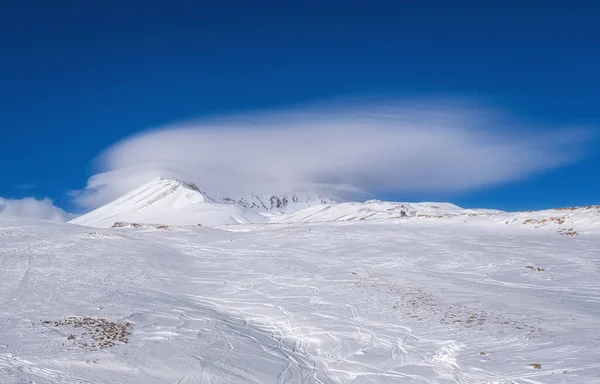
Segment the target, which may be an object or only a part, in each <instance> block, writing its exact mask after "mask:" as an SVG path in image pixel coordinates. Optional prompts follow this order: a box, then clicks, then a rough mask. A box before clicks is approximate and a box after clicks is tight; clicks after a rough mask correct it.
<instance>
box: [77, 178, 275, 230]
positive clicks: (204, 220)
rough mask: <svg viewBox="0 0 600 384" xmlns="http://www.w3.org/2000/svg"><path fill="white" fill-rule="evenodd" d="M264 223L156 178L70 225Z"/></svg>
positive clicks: (184, 186)
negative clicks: (116, 223)
mask: <svg viewBox="0 0 600 384" xmlns="http://www.w3.org/2000/svg"><path fill="white" fill-rule="evenodd" d="M265 220H267V219H266V218H265V217H264V216H262V215H260V214H259V213H257V212H253V211H251V210H249V209H245V208H243V207H239V206H236V205H228V204H220V203H218V202H216V201H214V200H213V199H211V198H210V197H208V196H207V195H206V194H205V193H204V192H202V191H200V189H198V187H196V186H195V185H194V184H191V183H186V182H183V181H179V180H171V179H163V178H157V179H154V180H152V181H150V182H148V183H146V184H144V185H142V186H141V187H139V188H137V189H135V190H133V191H131V192H129V193H128V194H126V195H124V196H122V197H120V198H118V199H116V200H114V201H113V202H110V203H108V204H106V205H104V206H102V207H100V208H98V209H96V210H94V211H92V212H89V213H87V214H85V215H83V216H80V217H78V218H76V219H74V220H72V221H71V223H73V224H79V225H85V226H89V227H110V226H112V225H114V224H115V222H134V223H145V224H149V223H150V224H163V225H197V224H201V225H209V226H218V225H226V224H237V223H250V222H262V221H265Z"/></svg>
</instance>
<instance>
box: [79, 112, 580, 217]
mask: <svg viewBox="0 0 600 384" xmlns="http://www.w3.org/2000/svg"><path fill="white" fill-rule="evenodd" d="M589 139H590V135H589V134H588V133H587V132H586V131H584V130H579V129H564V128H561V127H537V129H531V127H530V126H528V124H526V123H524V122H519V121H517V120H516V119H515V118H513V117H511V116H506V115H504V114H501V113H499V112H497V111H494V110H490V109H485V110H484V109H481V108H475V107H474V106H471V105H469V104H465V103H462V104H457V103H447V102H445V103H440V102H439V101H437V102H431V103H420V104H416V103H404V104H403V103H397V102H387V103H377V104H360V103H347V104H336V105H329V106H318V107H313V108H305V109H299V110H287V111H272V112H262V113H255V114H246V115H239V116H228V117H221V118H214V119H209V120H201V121H191V122H186V123H181V124H175V125H171V126H166V127H160V128H158V129H153V130H150V131H147V132H144V133H141V134H139V135H135V136H133V137H130V138H128V139H126V140H123V141H121V142H119V143H117V144H115V145H114V146H112V147H110V148H109V149H107V150H106V151H105V152H104V153H103V154H102V155H101V156H100V157H99V165H100V172H99V173H98V174H96V175H94V176H92V177H91V178H90V179H89V181H88V184H87V186H86V188H85V189H83V190H81V191H77V192H76V193H74V196H75V199H76V201H77V202H78V203H79V204H80V205H82V206H85V207H88V208H93V207H96V206H98V205H101V204H103V203H106V202H108V201H110V200H112V199H114V198H116V197H118V196H120V195H122V194H124V193H126V192H128V191H129V190H131V189H133V188H135V187H137V186H139V185H141V184H143V183H145V182H147V181H148V180H150V179H151V178H154V177H157V176H163V177H174V178H180V179H185V180H189V181H193V182H195V183H197V184H198V185H200V186H201V187H202V188H205V189H207V190H209V191H214V192H224V193H230V194H239V193H244V192H248V191H264V192H273V193H277V192H290V191H294V190H298V189H317V190H320V191H321V192H323V193H327V194H330V195H335V196H337V197H341V198H354V197H357V196H360V195H366V194H374V195H376V194H377V193H381V192H386V193H390V192H402V191H413V192H414V191H465V190H470V189H473V188H480V187H484V186H489V185H494V184H500V183H506V182H510V181H514V180H519V179H522V178H525V177H528V176H530V175H533V174H536V173H539V172H542V171H545V170H548V169H552V168H556V167H560V166H564V165H566V164H570V163H572V162H574V161H576V160H578V158H580V157H581V154H582V151H581V150H580V149H581V145H582V144H584V143H585V142H586V141H587V140H589Z"/></svg>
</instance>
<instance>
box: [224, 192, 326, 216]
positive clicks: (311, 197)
mask: <svg viewBox="0 0 600 384" xmlns="http://www.w3.org/2000/svg"><path fill="white" fill-rule="evenodd" d="M217 196H218V197H216V198H215V200H216V201H218V202H220V203H224V204H234V205H237V206H240V207H243V208H249V209H257V210H262V211H272V212H280V213H290V212H295V211H298V210H301V209H304V208H308V207H312V206H315V205H321V204H336V201H334V200H332V199H330V198H328V197H325V196H322V195H320V194H316V193H311V192H308V191H301V192H296V193H286V194H279V195H272V194H264V193H248V194H246V195H242V196H237V197H234V196H225V195H217Z"/></svg>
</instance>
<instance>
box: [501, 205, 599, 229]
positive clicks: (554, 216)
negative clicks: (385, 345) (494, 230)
mask: <svg viewBox="0 0 600 384" xmlns="http://www.w3.org/2000/svg"><path fill="white" fill-rule="evenodd" d="M493 220H494V221H495V222H497V223H498V224H503V225H507V226H511V227H522V228H525V229H529V230H532V229H534V230H537V231H542V232H550V233H558V234H561V235H566V236H577V235H579V234H580V233H586V232H593V231H596V230H598V229H600V205H596V206H583V207H570V208H556V209H546V210H542V211H526V212H505V213H502V214H498V215H496V216H494V217H493Z"/></svg>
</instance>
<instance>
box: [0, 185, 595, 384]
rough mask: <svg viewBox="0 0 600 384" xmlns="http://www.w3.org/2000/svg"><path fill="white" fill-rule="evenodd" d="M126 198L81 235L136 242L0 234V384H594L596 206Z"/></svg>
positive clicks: (36, 230) (34, 229) (155, 192)
mask: <svg viewBox="0 0 600 384" xmlns="http://www.w3.org/2000/svg"><path fill="white" fill-rule="evenodd" d="M157 184H159V185H160V186H161V188H160V189H157V188H156V185H157ZM143 191H144V189H143V188H141V189H138V190H136V193H132V194H128V195H126V196H124V197H123V198H121V199H119V200H117V201H115V202H113V203H111V204H112V205H111V204H109V206H107V207H104V208H101V209H99V210H98V211H94V212H92V213H93V214H94V215H97V216H93V215H92V216H88V217H87V218H86V216H87V215H86V216H84V217H82V218H81V219H83V218H85V219H86V220H89V221H88V222H89V223H92V222H93V223H95V224H98V225H100V224H102V225H104V224H106V225H107V226H109V224H111V225H110V226H112V223H111V221H112V220H113V219H115V220H116V219H118V220H120V221H127V220H125V219H126V218H130V219H131V220H130V221H132V222H134V221H135V222H138V224H136V225H133V224H132V225H129V226H125V227H119V228H104V229H93V228H89V227H84V226H81V225H73V224H68V223H67V224H58V223H52V222H47V221H37V220H32V219H16V218H0V282H1V284H0V382H1V383H3V384H4V383H7V384H13V383H14V384H16V383H19V384H20V383H37V384H50V383H69V384H71V383H72V384H75V383H77V384H79V383H173V384H175V383H180V384H183V383H261V384H262V383H428V384H433V383H438V384H448V383H507V384H508V383H509V384H517V383H519V384H531V383H580V384H588V383H589V384H591V383H598V382H600V336H599V335H600V279H599V274H600V207H580V208H573V209H559V210H549V211H540V212H519V213H506V212H499V211H488V210H463V209H461V208H459V207H456V206H454V205H452V204H438V203H419V204H408V203H389V202H378V201H370V202H366V203H362V204H359V203H352V204H351V203H348V204H336V205H319V206H316V207H310V208H307V209H305V210H302V211H298V212H295V213H291V214H289V215H277V216H272V217H267V216H265V215H259V214H258V213H256V212H255V211H251V210H249V209H244V208H242V207H239V206H236V205H231V204H218V203H215V202H214V201H212V200H211V198H210V197H208V196H206V195H205V194H203V193H202V192H200V191H199V190H198V189H197V188H196V187H195V186H193V185H189V184H185V183H179V184H178V183H177V182H174V181H172V180H159V181H154V182H153V184H152V188H150V189H146V190H145V192H143ZM165 207H168V209H169V210H172V211H171V212H165V211H164V209H165ZM204 207H208V208H204ZM215 207H218V208H215ZM213 208H214V209H213ZM103 209H104V211H101V210H103ZM223 209H225V210H223ZM228 209H232V211H227V210H228ZM206 212H209V213H206ZM223 212H229V213H231V212H234V213H235V215H237V216H235V217H234V216H230V217H229V218H228V219H227V220H225V219H224V217H225V214H224V213H223ZM401 212H405V214H402V213H401ZM92 213H91V214H92ZM151 213H154V214H156V215H158V216H152V215H151ZM183 213H185V214H186V215H188V214H189V215H196V216H194V217H193V220H192V218H190V220H189V221H185V220H183V217H184V216H180V215H182V214H183ZM250 213H253V214H256V215H259V216H260V217H261V219H262V218H266V219H268V220H269V222H268V223H266V222H265V223H256V222H254V223H245V224H244V223H242V224H240V223H239V222H244V221H248V222H250V221H253V219H254V218H255V217H248V216H247V215H249V214H250ZM91 214H90V215H91ZM110 215H113V216H110ZM203 215H204V216H203ZM211 215H212V216H211ZM205 216H206V217H209V216H210V217H211V220H213V221H215V222H217V221H219V222H222V223H225V224H229V225H224V226H220V227H218V228H215V227H208V226H197V225H196V221H198V220H199V219H201V218H202V217H205ZM232 217H234V218H233V219H232ZM144 218H147V222H146V223H145V224H142V223H139V222H140V221H142V220H141V219H144ZM163 218H164V219H165V220H167V219H168V220H172V221H173V222H181V223H182V224H186V225H187V224H192V225H189V226H174V224H172V225H171V226H167V225H164V224H165V223H166V221H163ZM217 218H218V219H219V220H217ZM78 220H79V219H78ZM93 220H96V221H95V222H94V221H93ZM76 221H77V220H76ZM276 221H278V222H276ZM231 222H236V224H234V225H231V224H230V223H231ZM80 224H81V223H80ZM148 224H162V225H148Z"/></svg>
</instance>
